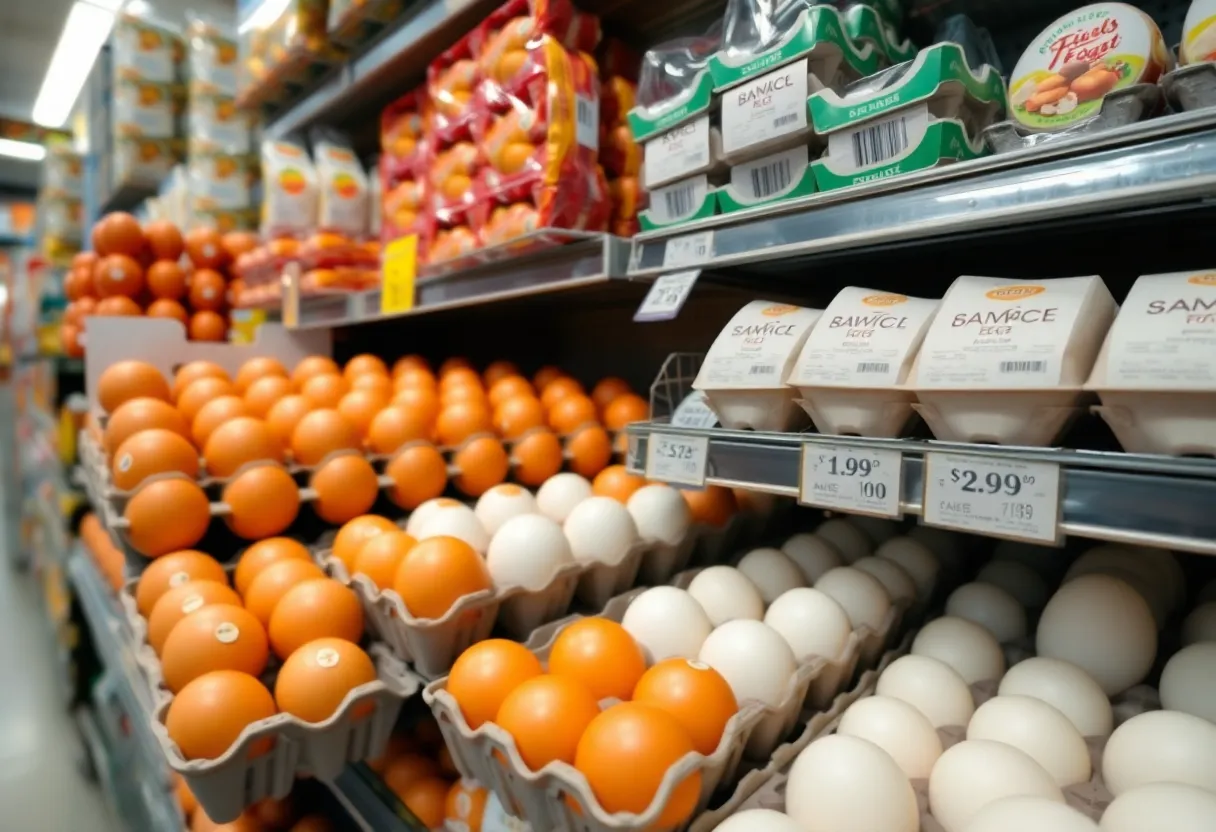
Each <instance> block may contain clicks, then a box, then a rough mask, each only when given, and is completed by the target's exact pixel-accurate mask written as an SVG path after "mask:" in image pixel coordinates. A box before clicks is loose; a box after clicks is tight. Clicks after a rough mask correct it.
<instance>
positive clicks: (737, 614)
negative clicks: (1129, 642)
mask: <svg viewBox="0 0 1216 832" xmlns="http://www.w3.org/2000/svg"><path fill="white" fill-rule="evenodd" d="M688 594H689V595H691V596H692V597H693V598H696V599H697V602H698V603H699V604H700V605H701V606H702V607H704V608H705V614H706V615H708V616H709V622H710V623H711V624H713V625H714V626H715V627H717V626H718V625H719V624H725V623H726V622H727V621H734V620H735V619H738V618H750V619H752V620H753V621H759V620H760V619H762V618H764V599H763V598H761V597H760V590H758V589H757V588H756V585H755V584H754V583H752V582H751V579H749V578H748V577H747V576H746V575H744V574H743V573H742V572H740V571H739V570H738V569H735V568H734V567H733V566H710V567H708V568H706V569H702V570H701V571H700V572H698V573H697V576H696V577H695V578H693V579H692V583H690V584H689V585H688Z"/></svg>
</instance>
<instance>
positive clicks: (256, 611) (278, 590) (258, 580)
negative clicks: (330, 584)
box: [245, 559, 325, 626]
mask: <svg viewBox="0 0 1216 832" xmlns="http://www.w3.org/2000/svg"><path fill="white" fill-rule="evenodd" d="M324 577H325V573H324V572H323V571H321V567H319V566H317V565H316V564H315V563H313V562H311V561H305V560H295V559H290V560H282V561H280V562H278V563H272V564H269V565H267V566H266V568H265V569H263V570H262V571H261V572H259V573H258V574H257V575H256V576H254V578H253V580H252V581H251V582H250V583H249V588H248V589H246V590H245V609H247V610H249V611H250V612H251V613H253V615H254V617H255V618H256V619H257V620H258V621H259V622H261V623H262V625H263V626H266V625H269V624H270V616H271V615H272V614H273V613H274V608H275V605H276V604H278V603H279V600H280V599H281V598H282V597H283V596H284V595H286V594H287V592H288V590H290V589H291V588H292V587H293V586H295V585H296V584H301V583H303V582H304V581H311V580H314V579H316V578H324Z"/></svg>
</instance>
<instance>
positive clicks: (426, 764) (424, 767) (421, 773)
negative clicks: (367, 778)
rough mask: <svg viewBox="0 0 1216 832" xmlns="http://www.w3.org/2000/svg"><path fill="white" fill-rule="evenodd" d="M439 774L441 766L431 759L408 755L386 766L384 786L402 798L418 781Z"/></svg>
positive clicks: (419, 755)
mask: <svg viewBox="0 0 1216 832" xmlns="http://www.w3.org/2000/svg"><path fill="white" fill-rule="evenodd" d="M438 774H439V766H438V765H437V764H436V763H435V761H434V760H432V759H431V758H430V757H424V756H422V755H421V754H410V753H407V754H402V755H401V756H400V757H397V758H396V759H394V760H393V761H392V762H390V763H389V764H388V765H387V766H385V769H384V777H383V780H384V785H386V786H388V787H389V789H391V790H392V791H393V793H394V794H396V795H398V796H400V795H401V793H402V792H404V791H405V790H406V789H408V788H409V787H410V786H412V785H413V784H414V783H416V782H417V781H419V780H422V779H424V778H426V777H435V776H437V775H438Z"/></svg>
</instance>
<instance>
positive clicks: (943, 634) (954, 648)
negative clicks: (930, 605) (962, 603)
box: [912, 616, 1005, 685]
mask: <svg viewBox="0 0 1216 832" xmlns="http://www.w3.org/2000/svg"><path fill="white" fill-rule="evenodd" d="M912 653H913V654H914V655H917V656H928V657H929V658H932V659H938V660H939V661H943V662H945V663H946V664H948V665H950V666H951V667H953V668H954V669H955V670H956V671H958V675H960V676H962V677H963V681H965V682H966V683H967V684H969V685H971V684H974V683H976V682H986V681H989V680H991V681H996V680H997V679H1000V678H1001V676H1002V675H1004V673H1005V654H1004V653H1002V652H1001V645H1000V644H999V643H998V642H997V640H996V639H995V638H994V637H993V635H992V633H990V632H988V631H987V630H985V629H984V628H983V627H981V626H980V625H979V624H975V623H972V622H970V621H967V620H966V619H964V618H955V617H953V616H945V617H942V618H937V619H934V620H933V621H930V622H929V623H928V624H926V625H925V626H924V627H922V628H921V631H920V632H919V633H917V634H916V638H915V639H914V640H913V642H912Z"/></svg>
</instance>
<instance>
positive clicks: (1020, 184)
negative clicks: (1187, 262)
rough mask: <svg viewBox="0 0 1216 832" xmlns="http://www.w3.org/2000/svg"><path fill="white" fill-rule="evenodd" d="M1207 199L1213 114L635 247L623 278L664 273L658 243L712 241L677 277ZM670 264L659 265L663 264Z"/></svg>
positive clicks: (840, 195)
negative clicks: (700, 237) (701, 237)
mask: <svg viewBox="0 0 1216 832" xmlns="http://www.w3.org/2000/svg"><path fill="white" fill-rule="evenodd" d="M1213 194H1216V112H1214V111H1211V110H1209V111H1200V110H1197V111H1194V112H1189V113H1179V114H1175V115H1170V116H1165V117H1162V118H1158V119H1152V120H1149V121H1145V122H1140V123H1137V124H1132V125H1128V126H1126V127H1120V128H1116V129H1113V130H1109V131H1106V132H1103V133H1098V134H1094V135H1092V136H1086V137H1082V138H1075V139H1072V140H1069V141H1059V142H1049V143H1046V144H1043V145H1041V146H1038V147H1032V148H1028V149H1026V150H1021V151H1018V152H1015V153H1009V154H1003V155H996V156H987V157H984V158H981V159H976V160H973V161H969V162H961V163H958V164H953V165H947V166H946V167H942V168H937V169H935V170H927V171H921V172H917V173H911V174H907V175H906V176H898V177H894V178H891V179H885V180H881V181H877V182H874V183H870V184H866V185H859V186H856V187H853V188H845V189H841V190H837V191H830V192H826V193H820V194H814V195H811V196H808V197H805V198H803V199H797V200H790V201H789V202H786V203H778V204H776V205H772V206H766V207H763V208H756V209H752V210H750V211H741V212H738V213H735V214H728V215H724V216H717V217H710V218H708V219H705V220H701V221H698V222H694V223H688V224H687V225H683V226H678V227H676V228H673V229H666V230H663V231H654V232H648V233H643V234H641V235H639V236H638V237H636V238H635V240H634V245H633V252H632V255H631V258H630V266H629V274H630V276H631V277H653V276H656V275H659V274H662V273H663V272H665V271H672V269H671V268H670V267H668V268H664V261H665V257H666V251H667V241H668V240H669V239H672V238H678V237H683V236H686V235H689V234H693V233H700V232H711V231H712V236H713V239H712V244H711V246H710V252H711V256H710V257H709V259H707V260H704V261H701V262H700V263H697V264H694V263H689V262H688V261H687V260H684V261H683V262H682V263H681V267H682V268H690V267H692V266H694V265H700V266H702V267H703V268H725V267H732V266H747V267H749V270H751V271H758V270H761V269H763V268H764V267H765V266H766V265H773V266H775V265H779V264H780V263H781V261H787V262H788V261H790V260H793V259H795V258H801V257H806V256H809V255H816V254H823V253H826V252H837V251H844V250H859V249H861V248H863V247H865V248H868V247H872V246H881V245H885V244H889V243H900V242H907V241H916V240H926V239H931V238H934V237H941V236H946V235H952V234H959V233H968V232H974V231H982V230H991V229H996V228H1013V227H1029V226H1032V225H1035V224H1038V223H1042V222H1044V221H1047V220H1056V219H1067V218H1076V217H1084V216H1087V215H1102V216H1110V215H1111V214H1113V213H1114V212H1117V211H1121V210H1134V209H1144V208H1151V207H1158V206H1165V205H1171V204H1182V203H1186V202H1188V201H1191V202H1193V201H1196V200H1199V199H1202V198H1204V197H1210V196H1212V195H1213ZM667 262H670V259H669V260H668V261H667Z"/></svg>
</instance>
